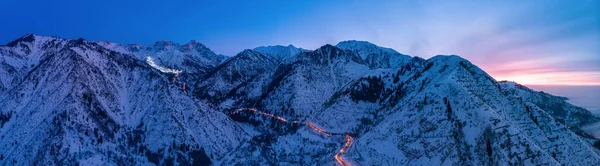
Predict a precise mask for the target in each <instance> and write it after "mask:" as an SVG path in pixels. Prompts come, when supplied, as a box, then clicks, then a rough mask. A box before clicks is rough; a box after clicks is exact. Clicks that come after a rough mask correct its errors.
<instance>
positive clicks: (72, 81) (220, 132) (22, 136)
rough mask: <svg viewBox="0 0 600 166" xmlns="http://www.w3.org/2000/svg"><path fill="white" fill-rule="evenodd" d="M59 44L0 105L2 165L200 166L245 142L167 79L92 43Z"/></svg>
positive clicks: (230, 125)
mask: <svg viewBox="0 0 600 166" xmlns="http://www.w3.org/2000/svg"><path fill="white" fill-rule="evenodd" d="M65 41H66V44H65V45H64V46H56V49H55V50H57V51H49V52H46V53H45V54H43V55H42V56H41V57H40V59H41V61H40V63H39V64H38V65H37V66H36V67H35V68H33V69H32V70H31V71H29V72H28V73H29V74H27V75H26V76H25V77H23V78H21V79H22V80H23V81H22V83H21V84H20V85H19V86H17V87H15V88H13V89H10V90H9V92H7V93H8V95H7V96H4V97H3V98H1V99H0V103H1V104H2V105H3V106H5V107H2V108H0V115H2V116H3V117H7V118H3V119H0V120H1V121H2V128H1V129H0V138H2V141H0V149H3V150H2V151H0V163H2V165H4V164H8V165H33V164H42V165H51V164H73V163H77V162H81V163H86V162H89V163H94V162H96V163H97V162H100V163H106V164H110V165H112V164H117V165H124V164H126V165H140V164H148V163H154V164H159V163H163V164H169V163H178V164H192V163H195V164H200V163H206V162H211V160H215V159H218V158H221V157H223V156H224V155H225V154H226V153H227V152H229V151H230V150H232V149H233V148H235V147H236V146H237V145H238V144H239V142H240V141H241V140H243V139H246V138H245V137H246V134H245V133H244V132H243V131H242V129H241V128H240V127H239V126H238V125H237V124H235V123H233V121H231V120H229V119H228V118H227V116H226V115H224V114H222V113H220V112H217V111H214V110H210V109H208V108H205V107H203V106H201V104H200V103H196V101H194V100H193V98H191V97H189V96H188V95H186V94H185V93H184V92H182V90H181V89H180V88H179V87H178V86H176V82H174V81H172V79H171V77H172V76H169V75H167V74H165V73H161V72H159V71H158V70H156V69H153V68H152V67H150V66H149V65H148V64H146V63H145V62H144V61H140V60H138V59H136V58H135V57H133V56H131V55H128V54H121V53H119V52H115V51H112V50H108V49H105V48H104V47H102V46H100V45H98V44H97V43H95V42H88V41H85V40H65ZM9 47H10V46H9ZM32 53H33V52H32ZM3 56H4V55H3Z"/></svg>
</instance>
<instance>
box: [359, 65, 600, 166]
mask: <svg viewBox="0 0 600 166" xmlns="http://www.w3.org/2000/svg"><path fill="white" fill-rule="evenodd" d="M418 71H419V74H416V75H414V76H413V77H411V79H409V80H407V81H405V82H403V83H401V84H403V85H402V87H403V89H405V91H403V92H402V93H400V95H401V96H402V97H399V100H398V102H397V103H398V104H396V105H395V106H393V104H392V107H388V108H382V109H381V111H382V112H383V113H382V114H383V116H378V117H381V118H379V119H376V120H375V121H374V122H373V124H374V125H373V126H372V127H370V128H372V130H367V131H366V132H362V133H360V134H361V136H359V137H358V138H357V141H356V145H355V148H353V149H351V150H350V152H349V153H350V154H348V156H352V157H350V158H351V159H354V161H356V162H358V163H369V164H375V165H396V164H401V165H402V164H417V165H418V164H443V165H455V164H458V165H497V164H503V163H504V164H506V163H507V164H509V165H512V164H516V165H523V164H534V165H559V164H566V165H597V164H598V163H599V162H600V156H599V155H598V151H597V150H596V149H594V148H592V147H591V146H590V144H589V143H588V142H586V141H585V140H584V139H582V138H581V137H579V136H578V135H576V134H575V133H573V132H572V131H570V130H569V129H568V128H567V127H566V126H565V125H564V124H562V123H561V122H560V121H559V120H557V119H556V118H555V117H553V116H552V115H551V114H550V112H551V110H549V111H546V110H543V109H540V108H539V107H536V106H535V105H531V104H527V103H526V102H524V101H523V100H521V99H520V98H518V97H515V96H509V95H506V94H505V92H506V91H505V90H504V89H502V88H501V86H500V85H499V84H498V83H497V82H496V81H495V80H494V79H493V78H492V77H490V76H489V75H487V74H486V73H485V72H483V71H482V70H480V69H479V68H477V67H476V66H474V65H473V64H471V63H469V62H468V61H466V60H464V59H462V58H459V57H457V56H436V57H433V58H431V59H429V60H427V62H426V65H425V67H424V68H422V69H419V70H418ZM392 101H393V100H391V98H390V99H388V102H392ZM390 131H392V132H390ZM359 156H360V157H359Z"/></svg>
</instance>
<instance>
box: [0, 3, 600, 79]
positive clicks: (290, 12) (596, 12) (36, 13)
mask: <svg viewBox="0 0 600 166" xmlns="http://www.w3.org/2000/svg"><path fill="white" fill-rule="evenodd" d="M165 2H167V1H158V0H129V1H119V0H102V1H86V0H56V1H46V0H2V1H0V15H2V17H0V23H1V25H0V43H7V42H9V41H11V40H14V39H16V38H18V37H20V36H23V35H25V34H27V33H34V34H37V35H47V36H60V37H65V38H80V37H83V38H86V39H88V40H96V41H104V40H107V41H112V42H117V43H138V44H151V43H153V42H155V41H159V40H171V41H175V42H179V43H186V42H188V41H189V40H192V39H193V40H197V41H200V42H202V43H204V44H205V45H207V46H208V47H210V48H211V49H212V50H213V51H215V52H217V53H221V54H225V55H235V54H236V53H237V52H240V51H241V50H243V49H245V48H254V47H257V46H262V45H287V44H294V45H296V46H298V47H303V48H308V49H315V48H317V47H319V46H321V45H324V44H327V43H330V44H336V43H337V42H339V41H342V40H350V39H355V40H366V41H370V42H372V43H375V44H377V45H380V46H384V47H390V48H393V49H395V50H397V51H398V52H401V53H404V54H408V55H411V56H420V57H424V58H429V57H432V56H434V55H437V54H456V55H460V56H462V57H464V58H466V59H468V60H470V61H471V62H473V63H474V64H476V65H478V66H479V67H481V68H483V69H484V70H485V71H486V72H488V73H489V74H490V75H492V76H493V77H495V78H496V79H497V80H505V79H508V80H515V81H517V82H519V83H522V84H569V85H600V1H598V0H531V1H512V0H502V1H500V0H494V1H492V0H472V1H452V2H450V1H442V0H439V1H438V0H415V1H400V0H390V1H385V0H382V1H359V0H326V1H322V0H262V1H259V0H256V1H251V0H250V1H248V0H219V1H217V0H214V1H191V0H190V1H181V0H170V1H168V3H165Z"/></svg>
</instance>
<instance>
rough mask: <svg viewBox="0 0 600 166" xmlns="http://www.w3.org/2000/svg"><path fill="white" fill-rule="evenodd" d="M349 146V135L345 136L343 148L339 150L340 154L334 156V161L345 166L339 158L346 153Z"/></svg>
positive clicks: (350, 141)
mask: <svg viewBox="0 0 600 166" xmlns="http://www.w3.org/2000/svg"><path fill="white" fill-rule="evenodd" d="M351 144H352V137H351V136H350V135H348V134H346V144H344V147H343V148H342V149H340V152H338V153H337V154H335V160H336V161H337V162H338V163H340V164H341V165H343V166H347V165H348V163H347V162H345V161H344V160H343V159H342V157H341V156H342V154H344V153H346V151H348V148H350V145H351Z"/></svg>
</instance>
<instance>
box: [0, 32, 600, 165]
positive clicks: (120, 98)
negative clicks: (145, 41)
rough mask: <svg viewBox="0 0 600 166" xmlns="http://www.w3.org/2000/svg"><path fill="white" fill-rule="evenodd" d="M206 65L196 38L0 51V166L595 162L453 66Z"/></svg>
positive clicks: (282, 52)
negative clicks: (152, 42)
mask: <svg viewBox="0 0 600 166" xmlns="http://www.w3.org/2000/svg"><path fill="white" fill-rule="evenodd" d="M148 57H150V58H151V59H152V60H154V61H152V62H154V63H150V61H147V58H148ZM218 57H219V56H218V55H214V53H212V51H210V49H208V48H206V47H204V46H203V45H201V44H199V43H197V42H190V43H188V44H186V45H179V44H176V43H172V42H157V43H155V44H154V45H153V46H141V45H127V46H123V45H120V44H116V43H109V42H90V41H85V40H83V39H80V40H68V39H60V38H55V37H40V36H35V35H28V36H25V37H23V38H20V39H18V40H15V41H14V42H11V43H9V44H7V45H6V46H0V64H1V65H2V67H1V68H0V74H1V75H0V76H2V77H1V79H2V80H0V81H2V84H1V85H2V86H1V88H2V89H0V105H2V106H3V107H1V108H0V149H2V150H0V165H36V164H40V165H75V164H83V165H103V164H104V165H152V164H154V165H206V164H211V163H212V164H213V165H346V164H350V165H599V164H600V155H599V154H600V153H599V152H600V151H598V149H596V148H594V146H593V144H597V145H600V143H599V142H598V140H597V139H595V138H593V137H591V136H590V135H589V134H586V133H585V132H582V131H581V130H580V127H582V126H583V125H588V124H592V123H596V122H598V121H599V118H598V117H594V116H592V115H591V114H590V113H589V111H587V110H585V109H582V108H579V107H576V106H573V105H570V104H568V103H566V102H564V98H561V97H557V96H553V95H550V94H546V93H542V92H535V91H532V90H530V89H528V88H526V87H524V86H521V85H518V84H516V83H512V82H497V81H496V80H494V79H493V78H492V77H491V76H489V75H488V74H487V73H485V72H484V71H482V70H481V69H479V68H478V67H477V66H475V65H474V64H472V63H470V62H469V61H467V60H465V59H462V58H460V57H458V56H442V55H439V56H435V57H433V58H430V59H427V60H425V59H422V58H419V57H409V56H406V55H402V54H400V53H398V52H396V51H394V50H393V49H389V48H384V47H380V46H377V45H374V44H371V43H368V42H362V41H345V42H340V43H339V44H337V45H336V46H332V45H325V46H322V47H320V48H318V49H317V50H314V51H307V50H302V49H299V48H295V47H293V46H288V47H285V46H275V47H259V48H256V49H254V50H244V51H242V52H240V53H239V54H237V55H236V56H234V57H231V58H228V59H227V60H222V59H221V58H218ZM179 70H182V71H183V72H181V73H179V72H173V71H179Z"/></svg>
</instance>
